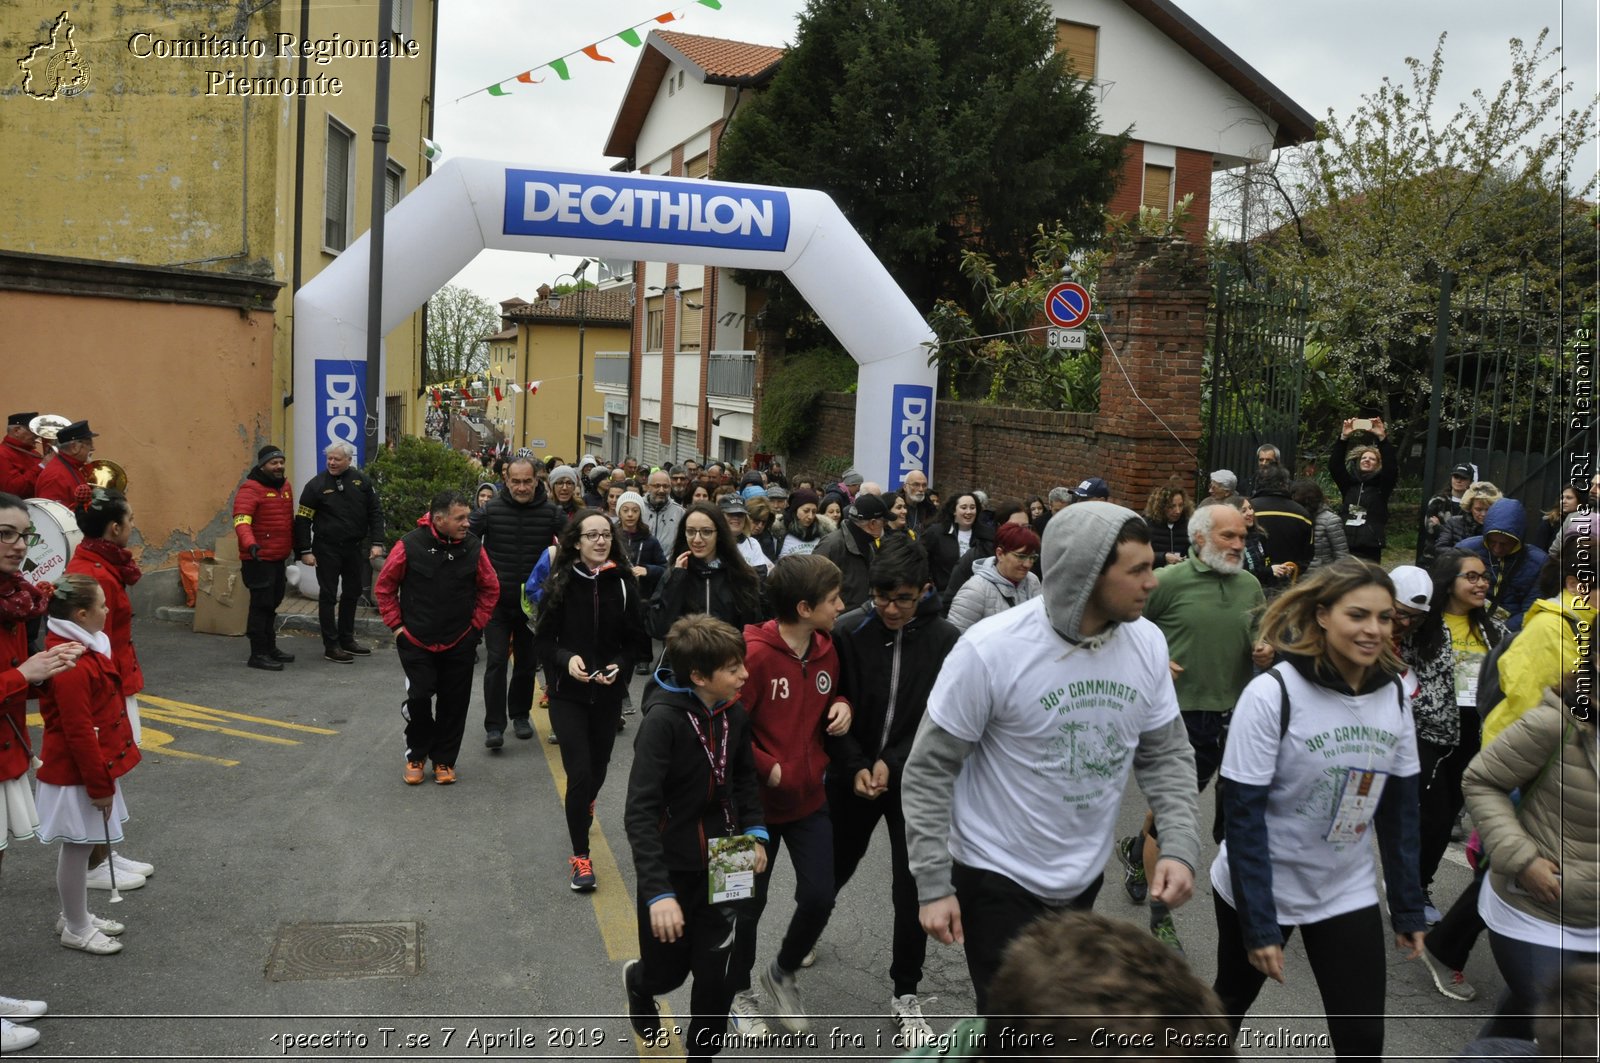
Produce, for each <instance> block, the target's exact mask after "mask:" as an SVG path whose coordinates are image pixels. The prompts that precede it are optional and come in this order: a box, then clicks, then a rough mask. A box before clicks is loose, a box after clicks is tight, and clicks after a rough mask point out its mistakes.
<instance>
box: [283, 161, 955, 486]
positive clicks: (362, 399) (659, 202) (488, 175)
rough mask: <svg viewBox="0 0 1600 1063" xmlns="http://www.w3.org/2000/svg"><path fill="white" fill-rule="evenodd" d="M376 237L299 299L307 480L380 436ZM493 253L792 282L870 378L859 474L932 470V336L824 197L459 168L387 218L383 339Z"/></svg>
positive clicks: (861, 395)
mask: <svg viewBox="0 0 1600 1063" xmlns="http://www.w3.org/2000/svg"><path fill="white" fill-rule="evenodd" d="M368 239H369V237H368V236H366V235H363V236H362V237H361V238H360V239H359V240H357V241H355V242H354V243H353V244H351V246H350V247H349V248H347V249H346V250H345V252H344V253H343V254H341V255H340V256H339V257H338V258H337V259H335V260H334V262H333V263H332V265H330V266H329V267H328V268H327V269H325V270H323V271H322V272H321V273H320V274H318V275H317V276H316V277H315V278H314V279H313V280H312V281H311V282H310V283H309V284H307V285H305V286H304V287H303V288H301V289H300V291H299V292H297V293H296V294H295V297H294V345H295V371H294V391H295V397H296V401H295V404H294V419H293V423H294V438H295V440H296V446H295V470H294V472H295V475H296V477H298V478H299V481H300V482H301V483H304V482H306V481H308V480H309V479H310V478H311V476H313V475H315V473H316V472H317V471H319V469H320V467H321V454H322V451H323V449H324V448H325V447H326V446H327V445H328V444H329V443H331V442H333V441H334V440H336V439H342V440H346V441H348V442H351V443H353V444H354V445H355V447H356V449H357V451H358V452H359V451H360V450H361V449H362V443H363V435H362V425H363V421H364V418H365V416H366V413H367V411H368V410H369V409H372V410H374V411H375V413H376V415H377V416H378V417H379V418H380V424H379V433H380V438H381V434H382V430H383V428H382V424H381V418H382V416H383V404H382V403H377V404H369V403H368V402H367V400H366V396H365V384H366V342H367V329H366V322H367V270H368V265H369V264H368V258H369V254H368V253H367V251H366V248H367V247H368V243H367V241H368ZM488 248H495V249H501V250H508V251H536V252H551V253H555V254H563V255H597V256H600V257H604V258H610V259H630V260H634V261H645V262H681V263H687V264H694V265H706V266H728V267H735V268H746V269H766V270H781V271H782V272H783V273H784V274H785V275H786V276H787V277H788V278H789V280H790V281H791V282H792V283H793V284H794V286H795V287H796V288H797V289H798V290H799V291H800V294H801V295H803V296H804V297H805V298H806V300H807V301H808V302H809V303H810V304H811V307H812V309H814V310H815V311H816V312H817V314H818V316H820V317H821V318H822V320H823V321H824V322H826V323H827V325H828V327H829V328H830V329H831V330H832V331H833V334H834V335H835V336H836V337H838V339H839V341H840V342H841V343H843V344H844V346H845V348H846V350H848V351H849V352H850V354H851V355H852V356H853V357H854V358H855V360H856V362H857V364H858V365H859V366H860V378H859V383H858V385H857V392H856V429H855V455H854V459H855V466H856V468H857V469H858V470H860V472H861V474H862V475H863V476H864V477H866V479H868V480H873V481H876V482H878V483H881V484H884V485H885V487H886V488H887V489H888V490H893V489H894V488H896V487H898V486H899V485H900V482H901V480H902V479H904V477H905V476H906V474H907V473H909V472H911V471H912V470H914V469H922V470H923V471H925V472H928V471H930V470H931V466H932V458H933V392H934V385H935V380H936V370H935V369H934V368H932V367H930V366H929V365H928V347H927V344H928V343H929V342H931V341H932V340H933V339H934V336H933V333H932V331H931V330H930V329H929V328H928V325H927V323H926V322H925V321H923V320H922V318H921V316H919V315H918V314H917V312H916V310H915V309H914V308H913V307H912V305H911V302H910V300H908V299H907V298H906V296H905V293H904V292H902V291H901V290H900V288H899V286H898V285H896V284H895V282H894V280H893V279H892V278H891V277H890V276H889V274H888V272H887V271H885V270H884V268H883V266H882V264H881V263H879V261H878V259H877V258H876V256H874V255H873V253H872V251H871V250H870V249H869V248H868V247H867V245H866V243H865V242H863V241H862V239H861V237H860V235H859V234H857V232H856V231H855V229H854V228H853V227H852V226H851V225H850V223H849V222H848V221H846V220H845V217H844V215H843V214H842V213H840V211H839V208H838V207H837V206H835V205H834V202H833V200H832V199H830V198H829V197H828V196H826V195H824V194H823V193H821V192H817V191H814V190H811V189H799V188H767V187H762V186H757V185H735V184H728V183H725V182H720V181H707V180H702V179H691V178H674V177H650V176H644V175H637V174H616V173H587V172H580V171H551V170H534V169H527V168H525V167H520V166H513V165H511V164H509V163H500V162H492V161H489V160H485V159H452V160H450V161H449V162H446V163H445V164H444V165H443V166H441V167H439V169H438V170H436V171H435V172H434V173H433V175H432V176H431V177H429V178H428V179H427V180H426V181H423V182H422V183H421V184H420V185H418V186H417V188H416V190H415V191H413V192H412V193H411V194H410V195H408V196H406V197H405V198H404V199H402V200H401V201H400V202H399V203H397V204H395V206H394V207H393V208H392V209H391V210H390V211H389V213H388V216H387V219H386V225H385V228H384V283H383V307H382V312H381V317H382V323H383V331H384V333H385V334H387V333H388V332H389V331H390V330H392V329H394V328H396V327H397V326H398V325H399V324H400V323H401V322H402V321H403V320H404V319H405V318H406V317H408V316H409V315H410V314H412V313H414V312H415V311H416V309H417V308H418V307H419V306H421V305H422V304H423V303H425V302H427V300H428V299H429V298H430V297H431V296H432V295H433V294H434V293H435V292H436V291H438V290H439V288H440V287H441V286H442V285H444V284H445V283H446V282H447V281H449V280H450V278H451V277H453V276H455V275H456V274H457V273H458V272H460V271H461V269H462V268H463V267H465V266H466V265H467V264H468V263H469V262H471V261H472V259H473V258H474V257H476V256H477V254H478V252H480V251H483V250H485V249H488ZM308 440H309V441H313V444H312V445H310V446H307V445H306V442H305V441H308ZM365 458H366V455H364V454H363V455H361V458H360V460H362V461H364V460H365Z"/></svg>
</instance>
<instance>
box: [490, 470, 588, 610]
mask: <svg viewBox="0 0 1600 1063" xmlns="http://www.w3.org/2000/svg"><path fill="white" fill-rule="evenodd" d="M564 524H566V520H565V518H563V517H562V515H561V511H560V510H559V509H557V508H556V505H555V503H554V502H551V501H550V498H549V496H548V495H546V494H545V491H544V484H539V485H538V486H536V487H535V488H534V492H533V499H532V500H531V501H529V502H518V501H517V500H516V499H514V498H512V497H511V489H510V488H509V487H504V486H502V487H501V488H500V492H499V493H498V494H496V495H495V496H494V497H493V498H491V499H489V502H488V504H487V505H485V506H484V507H483V508H482V509H480V510H478V511H477V512H476V513H474V514H473V515H472V521H471V523H470V525H469V528H470V530H471V532H472V534H473V535H476V536H477V537H478V538H480V539H482V540H483V548H484V549H485V550H487V551H489V563H490V564H492V565H494V572H495V575H497V576H499V577H500V590H501V594H502V595H506V594H509V595H510V596H511V597H512V598H513V599H514V600H516V599H518V596H519V595H520V594H521V592H522V584H523V582H524V581H526V580H527V578H528V573H530V572H532V571H533V566H534V565H536V564H538V563H539V555H540V554H542V553H543V552H544V549H545V547H547V546H549V545H550V544H551V543H553V542H555V540H556V536H557V535H560V534H561V528H562V526H563V525H564Z"/></svg>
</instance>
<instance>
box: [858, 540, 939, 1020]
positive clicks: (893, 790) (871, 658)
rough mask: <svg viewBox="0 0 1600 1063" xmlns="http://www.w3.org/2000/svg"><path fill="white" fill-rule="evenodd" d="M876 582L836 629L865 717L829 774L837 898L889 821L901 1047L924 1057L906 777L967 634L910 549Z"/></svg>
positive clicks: (887, 560) (918, 553)
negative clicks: (937, 689)
mask: <svg viewBox="0 0 1600 1063" xmlns="http://www.w3.org/2000/svg"><path fill="white" fill-rule="evenodd" d="M868 582H869V584H870V585H871V598H870V599H869V601H868V603H867V604H866V605H864V606H862V607H861V608H859V609H855V610H852V611H851V612H848V613H846V614H845V615H844V616H842V617H840V618H839V620H838V622H837V623H836V624H834V628H833V639H834V647H835V648H836V649H837V650H838V652H839V682H840V692H841V693H842V694H844V696H845V697H846V698H848V699H849V701H850V704H851V705H852V706H854V708H855V717H854V719H853V720H852V722H851V726H850V730H849V731H848V732H847V733H846V734H844V735H843V736H842V737H840V738H839V739H838V740H837V745H836V746H835V747H834V748H835V751H836V754H838V755H841V756H842V758H843V759H842V761H841V760H837V759H836V760H835V762H834V764H833V765H831V766H830V768H829V770H828V808H829V810H830V811H831V813H832V817H833V877H834V889H835V892H836V893H837V891H839V890H842V889H844V884H845V883H846V882H848V881H849V880H850V876H851V875H852V874H854V873H855V869H856V865H858V864H859V863H860V862H861V858H862V857H863V856H865V855H866V853H867V847H868V846H869V845H870V844H871V842H872V835H873V832H874V831H876V830H877V828H878V821H879V820H880V819H881V820H886V821H887V822H888V826H889V862H890V868H891V871H892V872H893V880H892V885H891V887H890V890H891V897H892V899H893V902H894V946H893V951H892V953H891V958H890V963H889V977H890V980H891V981H892V982H893V984H894V989H893V992H892V994H891V996H890V1001H889V1013H890V1015H891V1016H892V1017H893V1018H894V1020H895V1025H896V1031H895V1035H894V1036H895V1038H896V1044H897V1045H898V1046H900V1047H905V1048H920V1047H922V1046H923V1045H926V1044H928V1043H930V1042H931V1041H932V1040H933V1030H932V1028H931V1027H930V1026H929V1025H928V1023H927V1021H926V1020H925V1019H924V1018H923V1016H922V1004H921V1002H920V1001H919V1000H918V999H917V987H918V984H919V983H920V982H921V981H922V962H923V958H924V956H925V955H926V954H927V948H928V935H927V934H926V933H925V932H924V931H923V929H922V924H921V922H919V920H918V914H917V913H918V902H917V882H916V879H915V878H913V877H912V874H911V863H910V860H909V858H908V857H907V855H906V822H905V817H904V815H902V813H901V811H900V773H901V772H902V771H903V770H904V769H905V764H906V757H908V756H909V755H910V753H911V742H912V739H914V738H915V737H916V734H917V725H918V724H920V723H921V722H922V716H923V713H924V712H926V711H927V708H928V694H929V693H930V692H931V691H932V690H933V682H934V680H935V679H937V678H938V677H939V669H940V667H941V666H942V665H943V664H944V659H945V657H947V656H948V655H949V653H950V651H951V649H953V648H954V647H955V644H956V640H957V639H958V638H960V637H961V632H960V631H959V630H957V628H956V626H955V625H954V624H952V623H950V622H949V621H948V620H945V619H943V618H941V617H940V615H939V611H940V599H939V593H938V590H937V589H936V588H935V587H934V586H933V584H932V583H931V582H930V581H929V578H928V561H927V558H926V556H925V555H924V554H923V552H922V550H921V548H920V547H918V546H917V545H916V544H915V543H913V542H912V541H911V540H910V539H906V538H893V539H886V540H884V544H883V546H882V547H881V548H880V549H879V550H878V553H877V556H875V557H874V558H873V560H872V567H871V569H870V570H869V573H868Z"/></svg>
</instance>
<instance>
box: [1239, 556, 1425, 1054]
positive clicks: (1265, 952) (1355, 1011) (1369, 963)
mask: <svg viewBox="0 0 1600 1063" xmlns="http://www.w3.org/2000/svg"><path fill="white" fill-rule="evenodd" d="M1394 593H1395V590H1394V584H1393V582H1391V581H1390V579H1389V576H1388V575H1387V574H1386V573H1385V572H1384V571H1383V570H1382V569H1381V568H1379V567H1378V566H1376V565H1373V564H1369V563H1367V562H1364V561H1359V560H1357V559H1355V558H1346V559H1345V560H1343V561H1339V562H1336V563H1334V564H1333V565H1330V566H1329V567H1328V568H1326V569H1324V570H1323V571H1321V572H1319V573H1316V574H1314V575H1312V576H1310V577H1308V578H1306V579H1305V580H1302V581H1300V582H1298V583H1297V584H1296V585H1295V586H1293V587H1291V588H1289V589H1288V590H1286V591H1285V592H1284V593H1283V594H1282V595H1280V596H1279V597H1278V598H1277V599H1276V600H1275V601H1274V602H1273V603H1272V604H1271V605H1270V606H1269V607H1268V608H1267V612H1266V614H1265V616H1263V617H1262V621H1261V633H1260V637H1261V639H1262V640H1263V641H1265V642H1267V643H1268V644H1270V645H1271V646H1272V647H1273V648H1274V649H1275V650H1276V651H1277V652H1278V653H1279V655H1280V657H1281V661H1280V663H1278V664H1277V665H1274V666H1273V667H1272V668H1271V669H1270V670H1269V671H1267V672H1266V673H1264V674H1262V675H1259V676H1257V677H1256V678H1255V679H1253V680H1251V681H1250V684H1249V685H1248V686H1246V687H1245V689H1244V693H1243V694H1241V695H1240V697H1239V702H1238V705H1237V707H1236V708H1235V709H1234V712H1233V720H1232V723H1231V724H1230V726H1229V728H1228V745H1227V750H1226V752H1225V753H1224V754H1223V761H1222V774H1223V776H1224V777H1225V778H1226V779H1227V782H1228V785H1227V786H1226V788H1225V789H1224V790H1223V809H1224V814H1225V816H1226V822H1227V830H1226V837H1225V839H1224V840H1223V843H1222V848H1221V850H1220V851H1219V852H1218V853H1217V858H1216V861H1215V862H1214V863H1213V864H1212V865H1211V885H1212V887H1213V889H1214V891H1215V893H1214V901H1215V904H1216V915H1217V981H1216V984H1215V986H1214V988H1215V989H1216V991H1217V995H1218V996H1220V997H1221V998H1222V1002H1223V1006H1224V1007H1225V1008H1226V1009H1227V1012H1228V1017H1229V1019H1230V1021H1231V1022H1232V1024H1233V1028H1234V1030H1235V1031H1237V1030H1238V1029H1239V1027H1240V1026H1241V1025H1242V1024H1243V1022H1244V1016H1245V1013H1246V1012H1247V1011H1248V1010H1249V1009H1250V1006H1251V1005H1252V1004H1253V1003H1254V1002H1255V999H1256V995H1257V994H1258V993H1260V991H1261V987H1262V985H1263V983H1264V982H1265V981H1266V979H1268V978H1273V979H1275V980H1277V981H1279V982H1282V981H1284V980H1285V978H1286V976H1288V977H1292V976H1293V972H1289V974H1288V975H1286V972H1285V966H1284V956H1283V946H1284V943H1285V942H1286V941H1287V939H1288V936H1289V935H1290V934H1291V933H1293V931H1294V929H1295V928H1296V927H1298V928H1299V929H1300V931H1301V933H1302V935H1303V940H1304V942H1305V947H1306V953H1307V955H1308V957H1309V958H1310V961H1311V974H1312V977H1313V978H1315V979H1316V983H1317V988H1318V990H1319V991H1320V992H1321V995H1322V1002H1323V1007H1324V1008H1325V1009H1326V1011H1327V1020H1328V1033H1329V1036H1330V1037H1331V1039H1332V1042H1333V1050H1334V1053H1335V1055H1337V1056H1338V1058H1340V1059H1342V1060H1344V1059H1353V1058H1357V1057H1361V1058H1373V1059H1377V1058H1379V1057H1381V1056H1382V1055H1383V1014H1384V991H1385V984H1384V983H1385V975H1386V971H1387V968H1388V961H1387V959H1386V957H1385V955H1384V947H1383V919H1382V914H1381V913H1382V909H1381V908H1380V906H1379V903H1378V891H1377V883H1376V881H1375V878H1376V876H1375V875H1374V868H1373V863H1372V844H1371V835H1370V834H1369V833H1368V831H1369V829H1371V828H1376V832H1377V837H1378V846H1379V850H1380V852H1381V854H1382V860H1383V872H1384V879H1385V882H1386V883H1387V886H1388V902H1389V906H1390V909H1391V922H1392V924H1393V928H1394V940H1395V944H1396V946H1397V947H1399V948H1402V949H1405V950H1408V951H1409V953H1410V956H1411V958H1415V957H1416V956H1417V954H1418V953H1419V952H1420V950H1421V948H1422V934H1423V926H1424V924H1423V916H1422V890H1421V889H1420V887H1419V886H1418V882H1417V844H1416V830H1417V774H1418V764H1417V748H1416V732H1415V730H1414V729H1413V727H1412V723H1411V714H1410V712H1409V711H1408V710H1407V707H1406V704H1405V702H1406V698H1405V693H1404V690H1403V689H1402V687H1401V685H1400V682H1399V675H1400V673H1401V671H1402V669H1403V665H1402V664H1401V662H1400V660H1399V659H1398V658H1397V657H1396V656H1395V654H1394V649H1393V646H1392V644H1391V641H1390V638H1391V635H1392V633H1393V623H1394V608H1395V597H1394Z"/></svg>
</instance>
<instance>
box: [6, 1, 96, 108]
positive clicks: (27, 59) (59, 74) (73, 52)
mask: <svg viewBox="0 0 1600 1063" xmlns="http://www.w3.org/2000/svg"><path fill="white" fill-rule="evenodd" d="M76 31H77V28H76V27H75V26H73V24H72V19H71V18H69V17H68V15H67V12H65V11H63V12H61V14H59V15H57V16H56V21H55V25H53V26H51V27H50V37H49V39H48V40H43V41H40V42H39V43H38V44H35V45H33V46H32V47H31V48H29V49H28V54H27V55H25V56H23V57H22V58H21V59H18V60H17V66H19V67H21V68H22V91H23V92H24V93H26V94H27V95H29V96H31V97H33V98H34V99H36V100H55V99H60V98H61V97H63V96H76V95H78V94H79V93H80V92H82V91H83V90H84V89H86V88H88V87H89V64H88V63H87V62H86V61H85V60H84V58H83V55H82V53H80V52H79V51H78V49H77V47H76V46H75V45H74V44H73V43H72V35H73V34H74V33H75V32H76Z"/></svg>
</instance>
